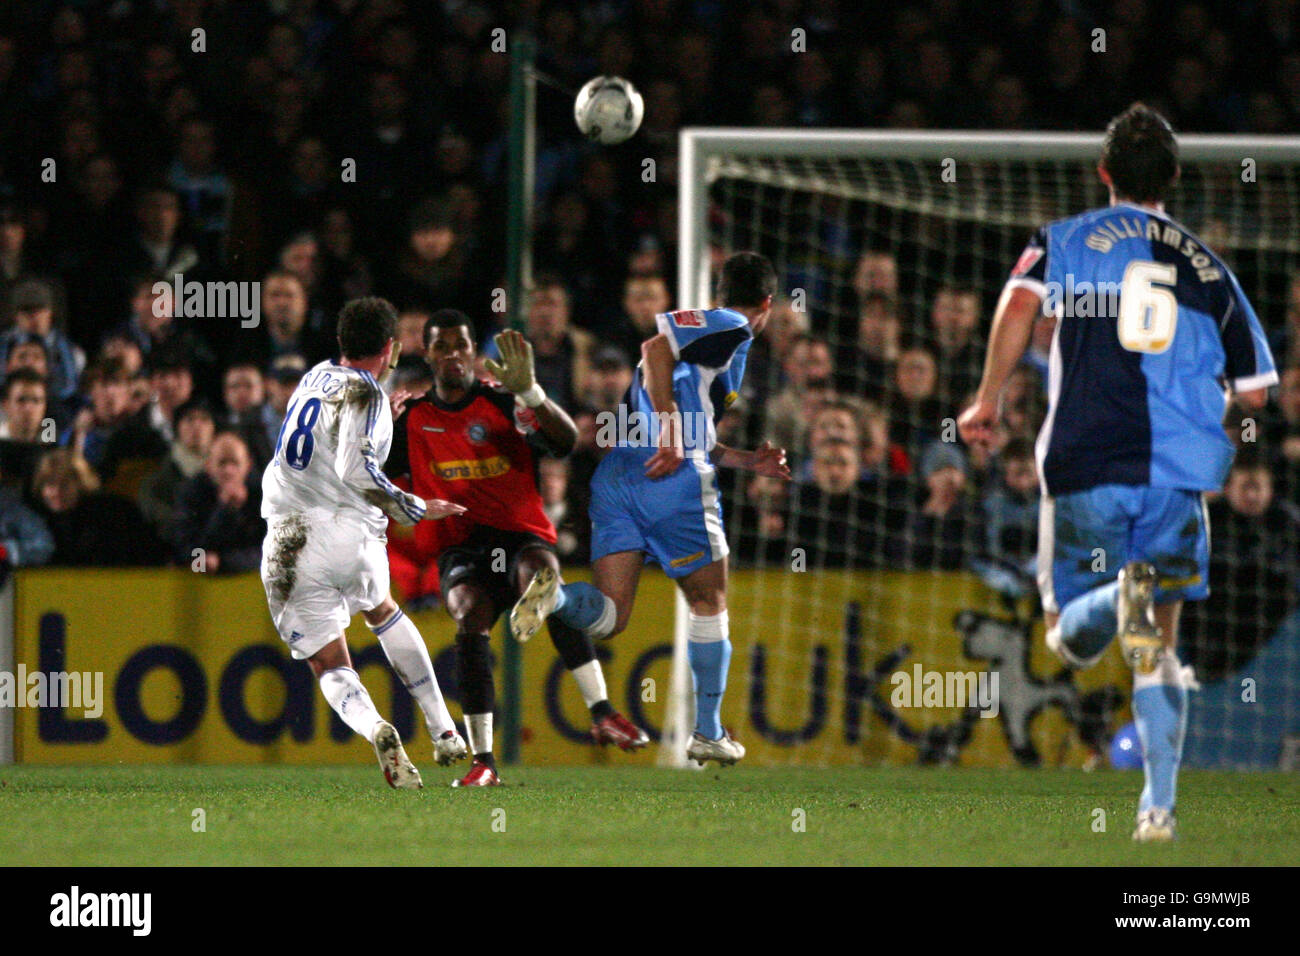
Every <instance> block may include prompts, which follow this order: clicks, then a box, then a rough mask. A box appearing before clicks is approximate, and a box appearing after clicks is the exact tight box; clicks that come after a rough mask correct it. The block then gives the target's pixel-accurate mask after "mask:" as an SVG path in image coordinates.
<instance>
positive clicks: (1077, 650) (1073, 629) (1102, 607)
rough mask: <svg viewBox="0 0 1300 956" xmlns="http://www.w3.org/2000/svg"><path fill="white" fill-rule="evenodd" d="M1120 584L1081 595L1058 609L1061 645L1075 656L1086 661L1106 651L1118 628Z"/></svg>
mask: <svg viewBox="0 0 1300 956" xmlns="http://www.w3.org/2000/svg"><path fill="white" fill-rule="evenodd" d="M1118 603H1119V582H1118V581H1112V582H1111V583H1110V584H1103V585H1102V586H1101V587H1099V588H1093V589H1092V590H1091V591H1089V592H1088V593H1087V594H1080V595H1079V596H1078V597H1077V598H1075V599H1074V600H1073V601H1070V602H1069V603H1068V604H1066V605H1065V607H1063V608H1061V621H1060V625H1059V626H1060V629H1061V643H1062V644H1064V645H1065V646H1066V647H1067V648H1068V649H1069V651H1070V653H1072V654H1073V655H1074V656H1075V657H1077V658H1079V659H1080V660H1088V659H1089V658H1092V657H1096V656H1097V655H1098V654H1100V653H1101V652H1102V651H1104V650H1105V649H1106V645H1107V644H1109V643H1110V642H1111V639H1112V638H1113V637H1114V636H1115V631H1117V630H1118V629H1119V615H1118V612H1117V611H1116V607H1117V605H1118Z"/></svg>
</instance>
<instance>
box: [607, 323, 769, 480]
mask: <svg viewBox="0 0 1300 956" xmlns="http://www.w3.org/2000/svg"><path fill="white" fill-rule="evenodd" d="M655 322H656V323H657V324H658V326H659V331H660V332H661V333H663V335H664V337H665V338H667V339H668V342H669V344H670V345H671V346H672V350H673V358H675V359H677V364H676V365H675V366H674V367H673V397H674V398H675V399H676V401H677V408H678V410H680V412H681V414H682V445H683V447H684V448H685V450H686V451H687V453H688V454H690V453H692V452H694V453H695V454H694V455H692V457H700V456H702V455H706V454H707V452H708V451H709V449H711V448H712V447H713V446H714V444H715V443H716V442H717V431H716V425H717V423H718V420H719V419H721V418H722V415H723V413H724V412H725V411H726V410H727V409H728V408H730V407H731V404H732V403H733V402H734V401H735V400H736V396H737V395H739V394H740V382H741V379H742V378H743V377H744V375H745V360H746V358H747V357H748V356H749V346H750V344H751V343H752V342H753V340H754V336H753V333H752V331H751V330H750V327H749V320H748V319H747V318H745V316H743V315H741V314H740V313H739V312H733V311H732V310H731V309H704V310H693V309H686V310H682V311H679V312H665V313H662V314H660V315H657V316H655ZM626 404H627V405H628V409H629V412H632V413H635V414H636V415H637V416H639V417H641V418H642V420H644V421H646V422H648V423H651V425H650V426H649V427H647V428H645V429H644V430H642V431H641V432H639V433H638V432H636V431H631V432H629V433H628V434H627V435H624V436H622V438H621V440H620V442H619V444H621V445H626V446H631V447H642V448H653V447H654V446H655V443H656V440H657V438H658V435H659V432H658V427H657V425H658V422H657V421H655V420H654V414H655V410H654V405H653V404H652V403H651V401H650V395H649V393H648V392H646V390H645V385H644V383H643V379H642V376H641V368H640V366H638V367H637V370H636V376H635V378H633V380H632V387H631V388H630V389H629V390H628V396H627V400H626Z"/></svg>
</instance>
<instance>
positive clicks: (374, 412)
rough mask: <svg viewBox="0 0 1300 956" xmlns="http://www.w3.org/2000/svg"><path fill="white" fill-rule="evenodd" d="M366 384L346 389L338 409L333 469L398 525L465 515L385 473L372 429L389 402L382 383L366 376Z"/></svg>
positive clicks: (345, 482) (453, 505)
mask: <svg viewBox="0 0 1300 956" xmlns="http://www.w3.org/2000/svg"><path fill="white" fill-rule="evenodd" d="M365 385H366V386H368V387H364V388H363V387H353V388H347V389H344V392H345V394H344V397H343V399H342V401H343V408H342V409H340V411H339V449H338V455H337V456H336V457H335V460H334V470H335V473H336V474H337V475H338V476H339V478H340V479H341V480H342V481H343V483H344V484H346V485H347V486H348V487H350V488H352V489H354V490H355V491H356V492H357V493H358V494H359V495H361V497H363V498H364V499H365V500H366V501H368V502H370V503H371V504H372V505H375V506H376V507H378V508H379V509H380V510H382V511H383V512H384V513H385V514H386V515H388V516H389V517H390V518H392V519H393V520H394V521H396V522H397V523H398V524H405V525H411V524H416V523H417V522H419V521H421V520H423V519H425V518H429V519H437V518H445V517H447V516H448V515H452V514H463V513H464V511H465V509H464V507H462V506H461V505H457V504H453V503H451V502H449V501H441V500H439V499H436V498H433V499H430V500H428V501H425V500H424V499H423V498H420V497H418V496H416V495H412V494H409V493H407V492H405V491H402V489H400V488H398V487H397V486H396V485H394V484H393V483H392V482H391V481H389V480H388V476H387V475H385V474H384V471H383V468H382V467H381V466H380V462H379V459H378V457H377V456H376V455H375V443H374V438H373V437H372V435H371V432H372V431H373V429H374V424H375V421H376V420H377V419H378V417H379V411H380V409H381V408H382V406H383V405H385V404H386V403H387V402H388V398H387V397H386V396H385V395H384V392H383V390H382V389H381V388H380V387H379V384H378V383H377V382H376V381H375V380H374V379H373V378H370V377H369V376H366V383H365Z"/></svg>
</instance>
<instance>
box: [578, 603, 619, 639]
mask: <svg viewBox="0 0 1300 956" xmlns="http://www.w3.org/2000/svg"><path fill="white" fill-rule="evenodd" d="M601 597H603V598H604V599H605V604H604V606H603V607H602V608H601V611H600V617H598V618H596V620H595V621H593V622H592V623H591V624H590V625H588V626H587V627H584V628H583V629H582V631H583V633H584V634H586V635H587V636H588V637H590V638H592V639H593V640H597V641H598V640H601V639H602V638H605V637H609V635H610V634H612V633H613V631H614V621H615V620H617V618H618V608H616V607H615V606H614V599H613V598H612V597H610V596H609V595H608V594H602V595H601Z"/></svg>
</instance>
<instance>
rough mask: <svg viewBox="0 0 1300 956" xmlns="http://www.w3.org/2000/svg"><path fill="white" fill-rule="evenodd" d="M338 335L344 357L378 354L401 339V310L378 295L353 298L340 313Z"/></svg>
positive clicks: (354, 357)
mask: <svg viewBox="0 0 1300 956" xmlns="http://www.w3.org/2000/svg"><path fill="white" fill-rule="evenodd" d="M338 335H339V350H340V351H341V352H342V354H343V357H344V358H349V359H364V358H370V357H371V356H373V355H378V354H379V353H380V352H382V351H383V350H384V346H385V345H387V344H388V340H389V339H392V338H396V336H397V310H396V309H394V308H393V304H392V303H391V302H389V301H388V300H387V299H381V298H379V297H378V296H374V295H368V296H365V297H364V298H360V299H353V300H352V301H351V302H349V303H348V304H347V305H345V306H343V308H342V309H341V310H340V311H339V328H338Z"/></svg>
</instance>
